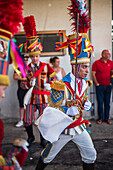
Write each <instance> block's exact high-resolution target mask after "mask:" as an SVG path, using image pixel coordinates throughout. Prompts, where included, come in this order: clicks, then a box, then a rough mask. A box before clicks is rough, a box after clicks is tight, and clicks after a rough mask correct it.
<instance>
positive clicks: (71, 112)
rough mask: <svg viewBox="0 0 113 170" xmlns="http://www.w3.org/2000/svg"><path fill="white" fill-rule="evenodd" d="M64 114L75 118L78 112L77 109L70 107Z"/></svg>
mask: <svg viewBox="0 0 113 170" xmlns="http://www.w3.org/2000/svg"><path fill="white" fill-rule="evenodd" d="M66 114H67V115H70V116H75V115H77V114H79V111H78V109H77V107H75V106H71V107H70V108H69V109H68V110H67V112H66Z"/></svg>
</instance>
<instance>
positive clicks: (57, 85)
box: [51, 81, 65, 91]
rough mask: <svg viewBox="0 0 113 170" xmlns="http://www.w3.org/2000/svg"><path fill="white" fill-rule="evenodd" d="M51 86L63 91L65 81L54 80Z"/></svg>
mask: <svg viewBox="0 0 113 170" xmlns="http://www.w3.org/2000/svg"><path fill="white" fill-rule="evenodd" d="M51 88H52V89H55V90H58V91H65V83H63V82H61V81H54V82H53V83H52V84H51Z"/></svg>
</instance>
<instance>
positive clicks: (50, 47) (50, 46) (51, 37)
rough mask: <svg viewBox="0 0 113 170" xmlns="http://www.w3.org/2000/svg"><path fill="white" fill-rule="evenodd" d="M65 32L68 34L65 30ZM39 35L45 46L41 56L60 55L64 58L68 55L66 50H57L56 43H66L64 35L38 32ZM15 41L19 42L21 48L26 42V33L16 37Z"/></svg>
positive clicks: (56, 32) (54, 32) (52, 32)
mask: <svg viewBox="0 0 113 170" xmlns="http://www.w3.org/2000/svg"><path fill="white" fill-rule="evenodd" d="M63 32H66V31H64V30H63ZM37 35H38V36H39V38H40V42H41V43H42V46H43V51H42V54H41V56H43V57H44V56H45V57H47V56H52V55H54V56H55V55H59V56H63V55H65V54H66V49H62V50H59V51H56V50H55V43H56V42H63V41H66V40H65V37H64V35H63V33H61V36H60V35H59V34H58V31H38V32H37ZM15 39H16V40H17V42H16V44H17V46H19V44H21V43H25V42H26V36H25V33H24V32H20V33H18V34H16V35H15Z"/></svg>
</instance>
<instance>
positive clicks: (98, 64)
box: [92, 59, 113, 86]
mask: <svg viewBox="0 0 113 170" xmlns="http://www.w3.org/2000/svg"><path fill="white" fill-rule="evenodd" d="M112 69H113V61H111V60H108V62H107V63H104V62H103V60H102V59H99V60H97V61H95V62H94V63H93V66H92V71H95V72H96V78H97V81H98V83H99V84H100V85H103V86H107V85H109V84H110V82H111V75H110V72H111V70H112Z"/></svg>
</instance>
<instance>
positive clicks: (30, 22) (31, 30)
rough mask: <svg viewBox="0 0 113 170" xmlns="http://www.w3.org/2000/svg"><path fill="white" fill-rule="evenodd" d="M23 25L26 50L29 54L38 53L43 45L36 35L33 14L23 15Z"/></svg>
mask: <svg viewBox="0 0 113 170" xmlns="http://www.w3.org/2000/svg"><path fill="white" fill-rule="evenodd" d="M23 26H24V30H25V33H26V37H27V50H28V53H29V55H30V56H32V55H34V54H40V53H41V51H42V49H43V47H42V44H41V43H40V40H39V37H38V36H37V31H36V24H35V19H34V16H32V15H31V16H27V17H25V18H24V22H23Z"/></svg>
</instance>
